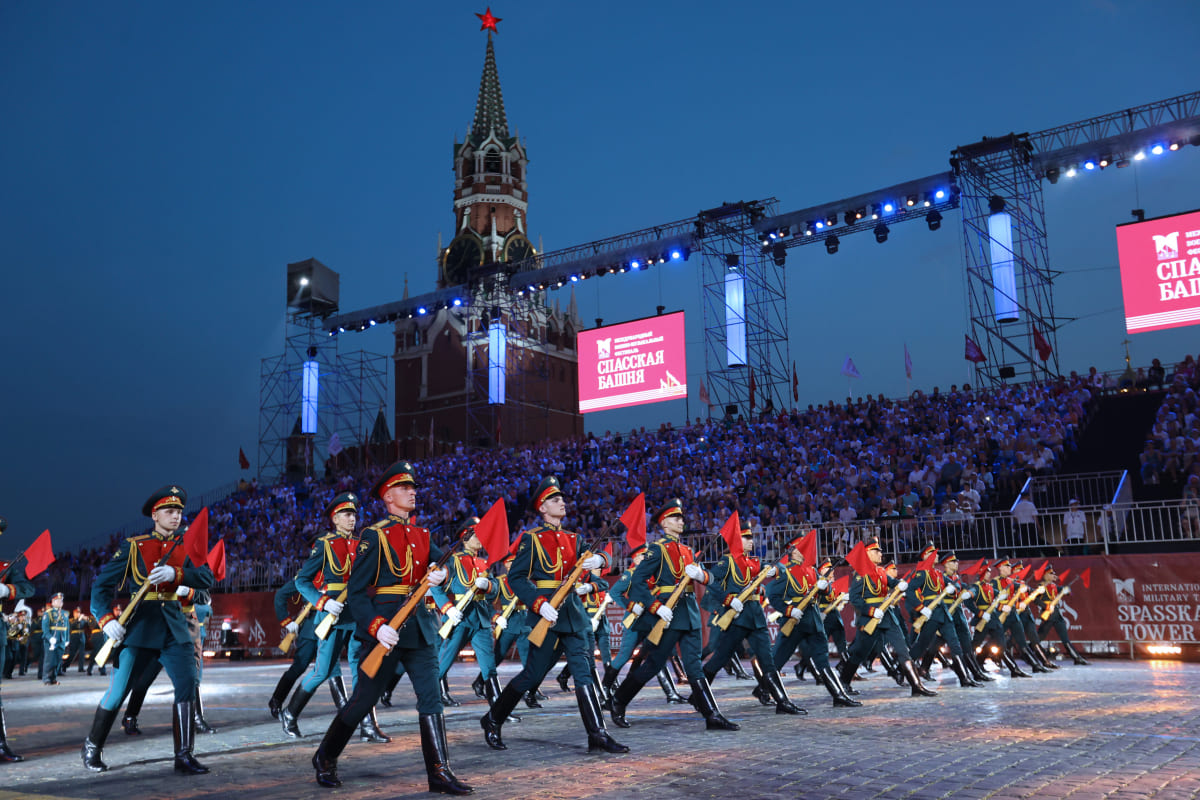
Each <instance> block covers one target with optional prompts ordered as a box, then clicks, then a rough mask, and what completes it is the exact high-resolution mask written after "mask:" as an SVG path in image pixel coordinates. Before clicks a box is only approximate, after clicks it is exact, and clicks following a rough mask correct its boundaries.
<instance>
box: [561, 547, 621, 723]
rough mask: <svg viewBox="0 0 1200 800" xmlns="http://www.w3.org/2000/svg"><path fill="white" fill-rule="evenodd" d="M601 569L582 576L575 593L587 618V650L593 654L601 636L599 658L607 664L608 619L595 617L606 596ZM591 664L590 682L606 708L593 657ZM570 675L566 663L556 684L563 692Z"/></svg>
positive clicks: (608, 655) (608, 648)
mask: <svg viewBox="0 0 1200 800" xmlns="http://www.w3.org/2000/svg"><path fill="white" fill-rule="evenodd" d="M602 571H603V570H600V569H594V570H592V571H591V575H590V576H584V577H583V578H581V579H580V581H579V583H577V584H575V594H577V595H579V599H580V601H581V602H582V603H583V613H584V614H586V615H587V618H588V630H587V631H586V632H585V633H584V635H585V636H586V637H587V652H588V653H589V654H594V653H595V652H596V650H597V649H598V648H597V645H598V643H599V642H600V639H601V638H603V640H604V643H603V646H602V647H599V650H600V658H601V660H602V663H603V664H604V665H605V666H607V665H608V664H610V663H612V649H611V648H610V647H609V645H608V620H607V619H605V618H604V615H603V614H601V616H600V618H598V619H597V618H596V614H597V612H598V611H599V609H600V606H601V605H602V604H604V601H605V598H606V597H607V596H608V582H607V581H605V580H604V578H603V576H602V575H601V573H602ZM590 661H591V664H592V683H593V684H594V685H595V686H596V687H597V688H598V690H599V693H600V702H601V705H602V706H604V707H605V708H608V705H609V701H608V693H607V691H606V690H605V688H604V684H603V683H602V682H601V681H600V673H598V672H597V671H596V666H595V664H596V661H595V657H594V655H593V657H592V658H591V659H590ZM570 677H571V665H570V664H567V665H566V666H564V667H563V668H562V671H561V672H559V673H558V685H559V686H560V687H562V690H563V691H564V692H566V691H568V688H567V680H568V679H569V678H570Z"/></svg>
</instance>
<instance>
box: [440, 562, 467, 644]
mask: <svg viewBox="0 0 1200 800" xmlns="http://www.w3.org/2000/svg"><path fill="white" fill-rule="evenodd" d="M446 579H447V580H449V579H450V578H449V576H446ZM474 599H475V584H474V583H472V584H471V591H469V592H463V593H462V597H460V598H458V602H456V603H455V604H454V607H455V608H457V609H458V613H460V614H461V613H462V612H463V609H465V608H466V607H467V606H469V605H470V604H471V601H472V600H474ZM454 624H455V623H454V620H451V619H449V618H447V620H446V621H445V622H443V623H442V627H440V628H438V635H439V636H441V637H442V638H443V639H449V638H450V631H452V630H454Z"/></svg>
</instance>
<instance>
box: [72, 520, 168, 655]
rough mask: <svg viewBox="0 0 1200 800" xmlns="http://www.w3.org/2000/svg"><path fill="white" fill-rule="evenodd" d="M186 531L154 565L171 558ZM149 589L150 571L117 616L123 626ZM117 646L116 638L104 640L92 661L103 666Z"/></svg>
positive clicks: (127, 622) (157, 565) (126, 623)
mask: <svg viewBox="0 0 1200 800" xmlns="http://www.w3.org/2000/svg"><path fill="white" fill-rule="evenodd" d="M186 533H187V528H184V529H183V530H182V531H180V532H179V533H178V535H176V537H175V541H173V542H171V546H170V547H169V548H167V552H165V553H163V554H162V557H161V558H159V559H158V562H157V563H156V564H155V565H154V567H160V566H162V565H163V564H165V563H167V559H169V558H170V557H171V554H172V553H174V552H175V548H176V547H178V546H179V543H180V542H182V541H183V537H184V535H185V534H186ZM154 567H151V568H150V572H153V571H154ZM149 591H150V573H149V572H148V573H146V580H145V582H144V583H142V586H141V588H140V589H138V590H137V593H136V594H134V596H133V597H131V598H130V600H129V605H127V606H125V609H124V610H123V611H122V612H121V616H119V617H117V622H119V623H121V626H122V627H125V626H127V625H128V624H129V620H130V619H132V618H133V612H134V611H136V610H137V607H138V606H139V605H141V602H142V600H143V599H144V598H145V597H146V593H147V592H149ZM116 647H117V641H116V639H106V640H105V641H104V645H103V646H102V647H101V648H100V652H98V653H96V655H95V656H94V657H93V658H92V663H94V664H95V665H96V666H97V667H103V666H104V665H105V664H107V663H108V659H109V657H110V656H111V655H112V652H113V650H114V649H115V648H116Z"/></svg>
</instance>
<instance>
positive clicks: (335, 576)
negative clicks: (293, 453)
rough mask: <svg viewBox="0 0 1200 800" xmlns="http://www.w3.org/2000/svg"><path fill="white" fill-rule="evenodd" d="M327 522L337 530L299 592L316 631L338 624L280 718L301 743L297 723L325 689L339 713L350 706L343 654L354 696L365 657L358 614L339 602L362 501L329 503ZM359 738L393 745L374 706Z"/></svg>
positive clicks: (343, 497)
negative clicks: (310, 609)
mask: <svg viewBox="0 0 1200 800" xmlns="http://www.w3.org/2000/svg"><path fill="white" fill-rule="evenodd" d="M321 517H322V521H327V522H328V523H329V524H331V525H332V526H333V531H332V532H331V533H326V534H325V535H323V536H321V537H320V538H318V539H317V541H316V543H315V544H314V545H313V548H312V551H311V552H310V553H309V554H308V558H307V559H306V560H305V562H304V563H303V564H302V565H301V566H300V570H299V571H298V572H297V573H296V591H298V592H299V593H300V596H301V597H303V598H304V599H305V600H306V601H308V602H309V603H312V605H313V608H314V610H315V611H316V612H317V613H316V619H315V620H314V621H313V624H314V626H316V625H320V624H322V622H323V621H324V620H325V618H326V617H333V619H334V620H335V621H334V622H333V624H332V625H333V626H332V628H330V631H329V635H328V636H326V637H325V638H324V639H316V647H317V655H316V663H315V665H314V666H313V668H312V670H310V671H309V673H308V674H307V675H305V676H304V680H302V681H301V682H300V687H299V688H298V689H296V691H295V692H293V693H292V699H291V701H290V702H289V703H288V704H287V706H286V707H285V708H283V709H282V710H281V711H280V712H279V721H280V722H281V723H282V724H283V732H284V733H286V734H287V735H288V736H292V737H295V738H297V739H298V738H300V736H301V734H300V726H299V725H298V724H297V720H298V719H299V718H300V714H301V712H303V711H304V707H305V706H306V705H308V701H309V700H311V699H312V696H313V695H314V694H316V692H317V689H319V688H321V684H322V683H324V682H325V681H327V680H328V681H329V691H330V693H331V694H332V695H333V704H334V705H335V706H336V707H337V708H338V710H339V711H340V710H341V708H342V707H343V706H344V705H345V704H346V699H347V694H346V684H345V681H343V680H342V674H341V667H340V665H339V662H340V659H341V657H342V651H347V654H348V657H349V660H350V669H351V670H352V673H353V675H354V676H355V677H353V678H351V682H352V683H351V687H350V688H351V691H353V690H354V685H353V682H354V681H355V680H357V676H358V662H359V660H360V659H361V657H362V652H361V651H362V640H360V639H359V638H357V637H356V636H354V628H355V619H354V611H353V609H352V608H350V607H349V606H348V605H347V604H346V603H344V602H342V601H341V600H339V599H338V598H339V596H341V595H342V593H343V592H345V590H346V586H347V583H348V581H349V578H350V574H351V571H352V567H353V565H354V558H355V555H354V554H355V550H356V548H357V547H358V542H359V540H358V537H356V536H355V535H354V527H355V525H356V524H357V523H358V497H357V496H356V495H355V494H354V493H352V492H342V493H341V494H339V495H338V496H337V497H335V498H333V500H331V501H330V502H329V505H327V506H326V507H325V510H324V512H323V513H322V515H321ZM314 637H315V634H314ZM358 735H359V738H360V739H361V740H362V741H364V742H373V743H387V742H390V741H391V739H390V738H388V737H387V736H386V735H384V733H383V731H381V730H380V729H379V718H378V717H377V716H376V714H375V707H374V706H373V705H372V706H371V708H370V709H369V710H368V711H367V714H366V716H364V717H363V718H362V721H361V722H360V723H359V729H358Z"/></svg>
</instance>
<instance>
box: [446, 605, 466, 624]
mask: <svg viewBox="0 0 1200 800" xmlns="http://www.w3.org/2000/svg"><path fill="white" fill-rule="evenodd" d="M446 619H448V620H450V624H451V625H457V624H458V623H460V622H462V619H463V617H462V612H461V611H459V610H458V609H457V608H455V607H454V606H450V608H449V609H448V610H447V611H446Z"/></svg>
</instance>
